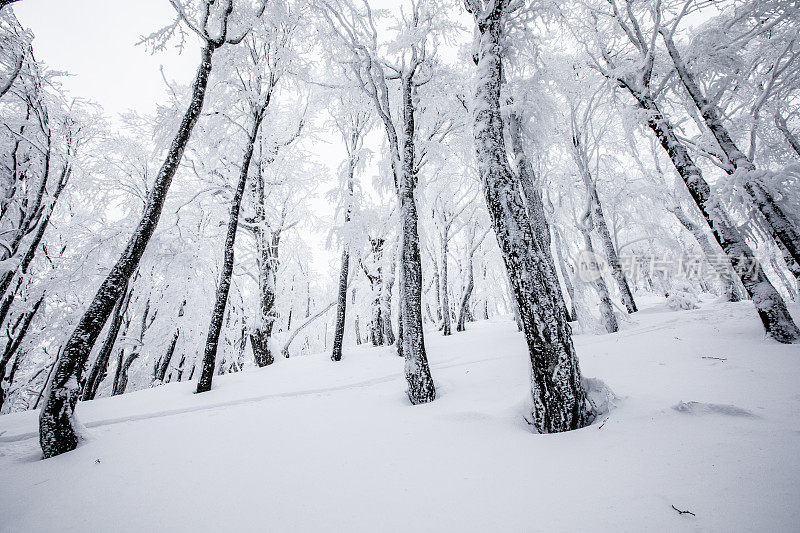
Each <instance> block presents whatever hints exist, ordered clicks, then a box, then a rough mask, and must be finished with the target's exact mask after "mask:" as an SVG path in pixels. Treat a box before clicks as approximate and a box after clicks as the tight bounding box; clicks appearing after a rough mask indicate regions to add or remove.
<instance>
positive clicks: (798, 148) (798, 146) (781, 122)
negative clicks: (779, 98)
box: [775, 113, 800, 157]
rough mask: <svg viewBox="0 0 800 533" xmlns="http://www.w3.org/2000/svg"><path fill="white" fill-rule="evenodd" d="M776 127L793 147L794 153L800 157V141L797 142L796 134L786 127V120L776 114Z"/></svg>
mask: <svg viewBox="0 0 800 533" xmlns="http://www.w3.org/2000/svg"><path fill="white" fill-rule="evenodd" d="M775 126H776V127H777V128H778V129H779V130H780V132H781V133H783V136H784V138H785V139H786V142H788V143H789V146H791V147H792V150H794V153H796V154H797V156H798V157H800V141H799V140H797V137H795V135H794V133H792V132H791V131H790V130H789V127H788V126H787V125H786V119H785V118H783V117H782V116H781V114H780V113H775Z"/></svg>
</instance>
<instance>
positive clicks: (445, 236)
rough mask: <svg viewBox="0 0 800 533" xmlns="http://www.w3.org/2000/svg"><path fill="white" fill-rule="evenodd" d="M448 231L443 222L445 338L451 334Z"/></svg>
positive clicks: (443, 332) (441, 248) (441, 242)
mask: <svg viewBox="0 0 800 533" xmlns="http://www.w3.org/2000/svg"><path fill="white" fill-rule="evenodd" d="M449 230H450V226H449V224H448V223H447V222H445V224H444V228H442V234H441V235H440V241H439V242H440V250H441V263H442V335H444V336H445V337H446V336H448V335H450V334H451V333H452V331H451V327H452V326H451V325H450V297H449V294H448V290H447V287H448V280H447V241H448V240H449V235H448V233H449Z"/></svg>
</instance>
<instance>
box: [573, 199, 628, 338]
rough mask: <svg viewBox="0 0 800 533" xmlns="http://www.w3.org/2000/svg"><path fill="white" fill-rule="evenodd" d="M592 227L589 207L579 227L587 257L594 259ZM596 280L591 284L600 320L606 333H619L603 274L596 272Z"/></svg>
mask: <svg viewBox="0 0 800 533" xmlns="http://www.w3.org/2000/svg"><path fill="white" fill-rule="evenodd" d="M592 225H593V219H592V214H591V206H590V207H589V210H588V211H587V212H586V215H585V216H584V217H583V221H582V224H581V227H580V230H581V233H582V234H583V243H584V247H585V248H586V251H587V252H589V253H588V255H589V257H594V246H593V245H592ZM596 274H597V279H595V280H594V281H593V282H592V284H593V285H594V288H595V290H596V291H597V295H598V296H599V297H600V318H601V320H602V321H603V327H605V329H606V332H607V333H615V332H617V331H619V324H618V323H617V316H616V315H615V314H614V306H613V304H612V303H611V296H610V295H609V293H608V285H606V280H605V279H603V273H602V272H599V271H598V272H597V273H596Z"/></svg>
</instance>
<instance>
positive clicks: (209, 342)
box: [197, 105, 265, 393]
mask: <svg viewBox="0 0 800 533" xmlns="http://www.w3.org/2000/svg"><path fill="white" fill-rule="evenodd" d="M264 109H265V107H264V106H263V105H259V106H257V107H256V108H255V109H254V110H253V126H252V129H251V130H250V135H249V137H248V139H247V145H246V146H245V152H244V159H243V160H242V165H241V167H240V169H239V180H238V182H237V185H236V191H235V192H234V194H233V200H232V201H231V211H230V218H229V220H228V231H227V234H226V236H225V258H224V260H223V263H222V272H220V275H219V286H218V287H217V295H216V299H215V301H214V310H213V312H212V313H211V323H210V324H209V326H208V337H207V338H206V348H205V353H204V354H203V365H202V370H201V372H200V379H199V380H198V381H197V392H198V393H200V392H207V391H209V390H211V380H212V379H213V378H214V367H215V364H216V360H217V346H218V344H219V335H220V332H221V331H222V321H223V319H224V318H225V305H226V304H227V302H228V292H230V288H231V277H232V275H233V262H234V245H235V243H236V230H237V228H238V227H239V209H240V208H241V206H242V196H244V188H245V185H247V175H248V173H249V170H250V160H251V159H252V158H253V148H254V147H255V143H256V139H257V138H258V128H259V127H260V126H261V120H262V119H263V118H264Z"/></svg>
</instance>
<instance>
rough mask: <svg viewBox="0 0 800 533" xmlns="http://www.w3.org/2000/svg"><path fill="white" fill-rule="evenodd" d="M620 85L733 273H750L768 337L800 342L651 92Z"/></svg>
mask: <svg viewBox="0 0 800 533" xmlns="http://www.w3.org/2000/svg"><path fill="white" fill-rule="evenodd" d="M618 81H619V83H620V84H621V85H622V86H623V87H624V88H626V89H627V90H628V92H629V93H630V94H631V95H632V96H633V97H634V99H635V100H636V102H637V104H638V106H639V108H640V109H642V110H643V111H645V112H646V113H647V115H646V116H647V125H648V126H649V127H650V129H651V130H652V131H653V133H654V134H655V136H656V138H657V139H658V141H659V143H660V144H661V146H662V147H663V148H664V150H665V151H666V152H667V154H668V155H669V157H670V160H671V161H672V164H673V165H674V167H675V170H677V171H678V174H679V175H680V177H681V179H683V182H684V183H685V184H686V188H687V189H688V190H689V194H690V195H691V196H692V199H693V200H694V202H695V204H696V205H697V207H698V208H699V209H700V212H701V213H702V215H703V218H704V219H705V220H706V222H707V223H708V225H709V227H710V228H711V232H712V233H713V235H714V238H715V239H716V241H717V243H718V244H719V245H720V247H721V248H722V250H723V252H725V255H726V256H727V257H728V259H729V260H730V262H731V265H732V267H733V269H734V271H735V272H751V274H748V275H745V276H741V281H742V284H743V285H744V287H745V289H746V290H747V293H748V294H749V295H750V297H751V298H752V300H753V304H754V305H755V307H756V310H757V311H758V316H759V318H760V319H761V323H762V324H763V325H764V329H765V330H766V332H767V334H768V335H770V336H771V337H772V338H774V339H775V340H777V341H778V342H782V343H793V342H798V341H800V330H798V329H797V326H796V325H795V323H794V321H793V320H792V317H791V315H790V314H789V311H788V310H787V309H786V304H785V303H784V301H783V299H782V298H781V296H780V294H778V292H777V291H776V290H775V287H774V286H773V285H772V283H770V281H769V279H767V276H766V275H765V274H764V271H763V269H762V268H761V265H759V264H758V260H757V259H756V257H755V255H754V254H753V251H752V250H751V249H750V247H749V246H748V245H747V243H746V242H745V241H744V238H743V237H742V235H741V233H740V232H739V230H737V229H736V227H735V226H734V224H733V222H732V221H731V220H730V219H729V217H728V215H727V213H726V212H725V210H724V209H723V207H722V206H721V205H719V202H718V200H716V199H715V198H713V197H712V196H711V189H710V188H709V186H708V183H707V182H706V180H705V179H704V178H703V175H702V172H701V171H700V168H699V167H698V166H697V165H696V164H695V163H694V161H693V160H692V158H691V157H690V156H689V152H688V151H687V150H686V147H684V146H683V144H681V143H680V141H679V140H678V138H677V137H676V136H675V132H674V129H673V127H672V124H670V122H669V121H668V120H667V118H666V117H665V116H664V115H663V114H662V113H661V110H660V109H659V108H658V105H657V104H656V102H655V101H654V100H653V98H652V97H651V96H650V94H649V93H648V92H645V90H642V89H640V88H638V87H637V85H636V84H635V82H633V81H632V80H628V79H626V78H623V79H620V80H618Z"/></svg>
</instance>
